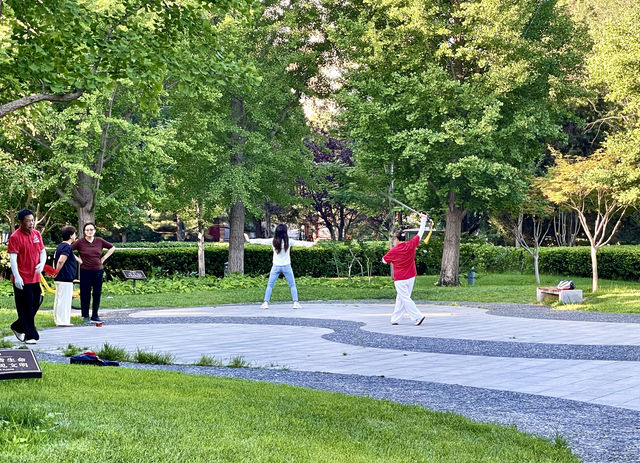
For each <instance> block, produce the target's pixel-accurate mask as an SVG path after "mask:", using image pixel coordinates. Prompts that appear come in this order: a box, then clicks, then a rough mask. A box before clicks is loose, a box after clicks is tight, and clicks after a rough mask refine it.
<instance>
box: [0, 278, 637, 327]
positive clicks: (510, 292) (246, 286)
mask: <svg viewBox="0 0 640 463" xmlns="http://www.w3.org/2000/svg"><path fill="white" fill-rule="evenodd" d="M562 279H572V280H574V281H575V283H576V286H577V288H578V289H582V290H583V295H584V303H583V304H575V305H557V308H561V309H566V310H586V311H598V312H618V313H640V283H638V282H630V281H612V280H600V289H599V291H598V293H596V294H592V293H591V279H590V278H575V277H571V276H557V275H551V276H543V277H542V282H541V284H542V285H543V286H555V285H556V284H557V283H558V281H559V280H562ZM437 280H438V277H437V276H436V275H426V276H419V277H418V278H417V279H416V285H415V287H414V290H413V297H414V299H415V300H425V301H469V302H514V303H520V304H536V286H537V285H536V282H535V278H534V277H533V275H521V274H519V273H503V274H488V275H483V274H480V275H479V276H478V279H477V280H476V284H475V285H474V286H472V287H469V286H467V285H466V280H464V279H463V280H462V283H463V286H459V287H455V288H451V287H439V286H435V283H436V281H437ZM266 281H267V280H266V278H263V277H245V278H237V277H236V278H230V279H228V280H227V281H224V279H213V278H212V279H208V278H205V279H200V280H198V279H197V278H190V277H187V278H184V282H183V283H180V284H178V283H176V280H174V279H170V280H167V281H166V282H163V281H162V280H155V281H154V282H153V283H152V285H153V286H152V287H151V288H152V290H153V291H157V292H152V293H149V294H131V292H130V289H131V288H130V287H129V286H126V285H124V286H123V282H118V283H110V282H108V283H105V286H104V293H103V296H102V303H101V306H102V307H104V308H133V307H185V306H203V305H218V304H228V303H243V302H260V301H262V298H263V296H264V288H265V286H266ZM144 284H145V283H141V284H140V285H144ZM296 284H297V286H298V293H299V295H300V299H301V300H302V301H313V300H360V299H394V298H395V289H394V287H393V283H392V281H391V279H390V278H387V277H373V278H372V280H371V283H370V282H369V281H368V280H367V279H366V278H353V279H351V280H349V279H347V278H342V279H338V278H310V277H303V278H298V279H297V280H296ZM112 285H113V288H114V289H115V290H114V291H111V290H110V288H111V286H112ZM123 288H124V289H127V290H128V291H129V293H123V294H118V293H120V292H123V291H124V289H123ZM163 288H166V289H163ZM271 300H272V302H278V301H286V302H290V301H291V295H290V292H289V288H288V286H287V284H286V282H285V281H284V280H283V279H280V280H279V281H278V283H277V284H276V287H275V288H274V291H273V295H272V298H271ZM52 304H53V297H51V296H46V297H45V300H44V303H43V308H51V306H52ZM0 307H9V308H13V307H14V305H13V298H12V297H8V296H0ZM13 313H15V312H13ZM43 315H45V316H44V318H40V317H41V315H40V314H39V315H38V317H39V319H38V320H39V321H40V320H41V322H40V323H48V325H47V324H43V325H42V327H45V326H52V324H53V320H52V319H51V320H49V318H46V314H43ZM1 316H2V315H1V314H0V317H1ZM49 317H50V316H49ZM14 319H15V315H14ZM79 320H80V319H79V318H75V317H74V322H78V321H79ZM0 321H2V322H3V323H2V324H0V326H1V327H3V329H4V327H7V324H6V323H4V321H3V320H2V319H1V318H0ZM11 321H13V320H11ZM9 323H10V322H9ZM38 326H41V325H38ZM6 329H8V328H6ZM3 333H5V331H3ZM8 334H10V332H9V333H8Z"/></svg>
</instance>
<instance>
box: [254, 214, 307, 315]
mask: <svg viewBox="0 0 640 463" xmlns="http://www.w3.org/2000/svg"><path fill="white" fill-rule="evenodd" d="M250 242H251V243H256V244H271V248H272V249H273V265H272V266H271V273H270V274H269V283H267V289H266V290H265V292H264V302H263V303H262V308H263V309H268V308H269V300H270V299H271V291H273V286H274V285H275V284H276V281H277V280H278V277H279V276H280V274H281V273H282V274H283V275H284V277H285V279H286V280H287V283H288V284H289V289H290V290H291V299H292V300H293V308H294V309H301V308H302V306H301V305H300V302H298V288H297V287H296V279H295V277H294V276H293V270H292V269H291V255H290V250H291V245H293V244H295V245H302V246H313V244H314V243H311V242H305V241H295V240H289V235H288V234H287V226H286V225H285V224H282V223H281V224H280V225H278V226H277V227H276V236H275V237H274V238H273V240H257V239H252V240H250Z"/></svg>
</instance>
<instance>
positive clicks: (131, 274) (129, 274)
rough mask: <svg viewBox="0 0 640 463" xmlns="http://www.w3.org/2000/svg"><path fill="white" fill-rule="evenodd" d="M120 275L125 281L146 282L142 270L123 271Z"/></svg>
mask: <svg viewBox="0 0 640 463" xmlns="http://www.w3.org/2000/svg"><path fill="white" fill-rule="evenodd" d="M122 274H123V275H124V277H125V278H126V279H127V280H146V279H147V276H146V275H145V274H144V272H143V271H142V270H123V271H122Z"/></svg>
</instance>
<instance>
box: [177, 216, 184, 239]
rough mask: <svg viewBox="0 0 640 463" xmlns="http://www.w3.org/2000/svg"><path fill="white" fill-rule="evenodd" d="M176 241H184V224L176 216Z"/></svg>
mask: <svg viewBox="0 0 640 463" xmlns="http://www.w3.org/2000/svg"><path fill="white" fill-rule="evenodd" d="M176 241H184V222H183V221H182V220H181V219H180V217H178V216H176Z"/></svg>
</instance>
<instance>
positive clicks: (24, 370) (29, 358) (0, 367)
mask: <svg viewBox="0 0 640 463" xmlns="http://www.w3.org/2000/svg"><path fill="white" fill-rule="evenodd" d="M23 378H42V370H40V365H38V360H37V359H36V356H35V355H34V354H33V351H32V350H30V349H0V380H3V379H23Z"/></svg>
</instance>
